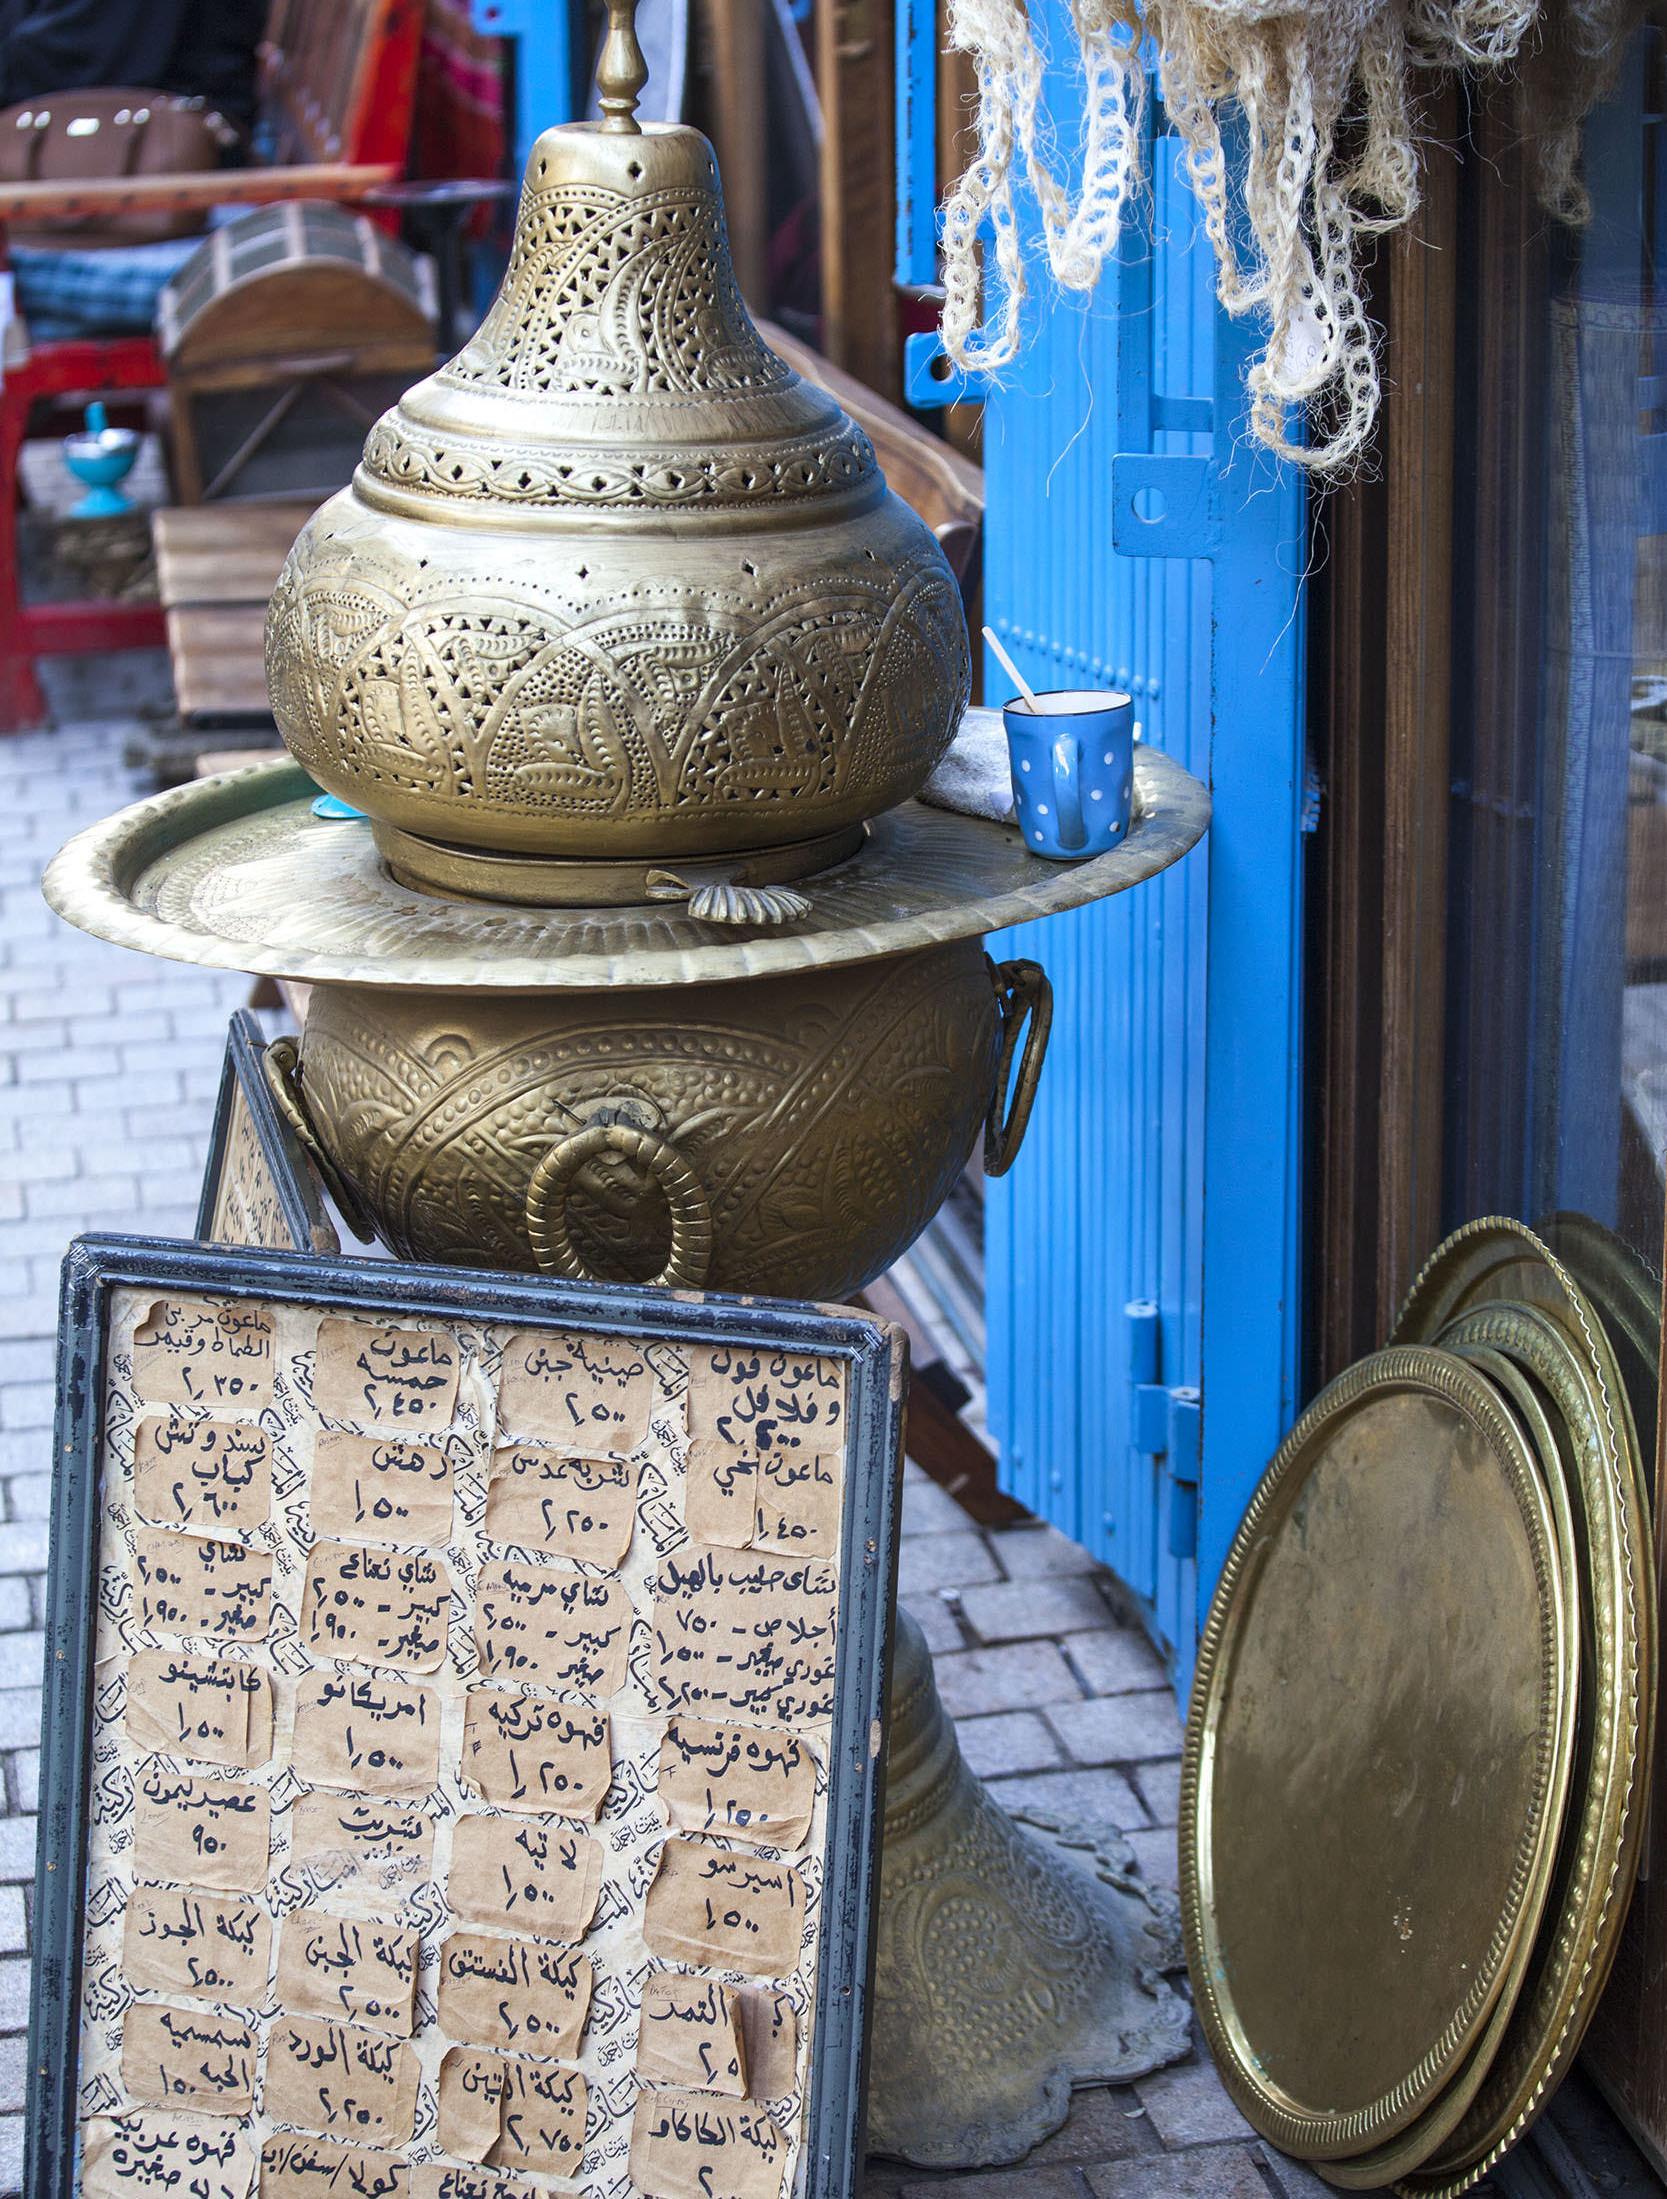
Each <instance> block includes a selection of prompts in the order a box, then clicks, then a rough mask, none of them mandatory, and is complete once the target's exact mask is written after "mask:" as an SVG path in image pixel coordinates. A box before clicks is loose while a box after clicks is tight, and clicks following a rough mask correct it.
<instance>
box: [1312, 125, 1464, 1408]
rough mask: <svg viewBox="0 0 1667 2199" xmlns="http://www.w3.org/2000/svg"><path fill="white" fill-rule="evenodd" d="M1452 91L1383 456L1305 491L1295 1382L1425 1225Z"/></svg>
mask: <svg viewBox="0 0 1667 2199" xmlns="http://www.w3.org/2000/svg"><path fill="white" fill-rule="evenodd" d="M1458 108H1459V102H1458V94H1457V92H1456V91H1455V90H1454V88H1453V87H1452V86H1451V85H1447V86H1444V87H1442V88H1441V89H1440V90H1439V91H1438V92H1437V93H1436V94H1435V96H1434V97H1433V98H1432V100H1431V102H1430V122H1431V135H1432V141H1433V142H1434V144H1435V145H1436V146H1437V148H1438V149H1437V150H1435V151H1433V152H1432V153H1431V155H1430V157H1429V159H1428V162H1427V165H1426V172H1425V181H1424V197H1423V203H1422V205H1421V207H1420V209H1419V212H1418V215H1417V217H1416V219H1415V220H1414V222H1413V223H1412V224H1411V225H1409V226H1408V227H1407V228H1406V229H1404V230H1401V231H1399V232H1397V233H1396V234H1395V235H1394V236H1393V237H1391V238H1390V239H1388V240H1386V242H1385V244H1384V245H1383V247H1382V248H1381V250H1380V251H1379V253H1378V256H1377V261H1376V265H1375V267H1374V268H1373V271H1372V285H1371V297H1370V306H1369V310H1370V311H1371V312H1372V314H1373V316H1374V318H1376V319H1377V320H1379V321H1380V322H1381V323H1382V324H1383V327H1384V330H1385V343H1384V357H1383V378H1384V399H1383V408H1382V417H1381V425H1380V445H1379V447H1380V450H1381V454H1382V457H1381V470H1380V471H1379V472H1378V474H1377V475H1376V476H1375V477H1374V478H1372V479H1370V480H1366V481H1363V482H1361V483H1359V484H1356V485H1353V486H1351V487H1348V488H1345V489H1342V490H1339V491H1336V492H1334V493H1332V494H1331V495H1330V496H1329V497H1323V498H1320V499H1317V500H1316V506H1315V523H1314V540H1315V573H1314V597H1315V601H1314V615H1313V621H1312V625H1311V628H1310V632H1311V635H1312V637H1313V638H1312V648H1313V651H1314V661H1313V666H1312V678H1311V682H1310V690H1309V691H1310V695H1311V697H1312V720H1311V728H1310V731H1311V742H1312V752H1313V760H1314V763H1315V767H1316V770H1317V773H1318V778H1319V785H1320V814H1319V821H1318V825H1317V827H1316V830H1315V834H1314V839H1313V846H1312V851H1311V858H1310V862H1311V868H1310V896H1309V912H1310V916H1309V931H1308V952H1309V960H1308V970H1309V977H1308V988H1307V989H1308V1001H1309V1018H1310V1022H1309V1028H1310V1031H1311V1033H1312V1039H1311V1045H1310V1054H1309V1060H1310V1063H1311V1082H1310V1089H1309V1107H1310V1123H1311V1135H1310V1139H1309V1150H1310V1170H1309V1181H1310V1215H1309V1232H1308V1242H1309V1244H1310V1246H1311V1248H1312V1257H1311V1260H1310V1263H1309V1277H1310V1285H1311V1289H1310V1308H1311V1311H1310V1320H1309V1350H1308V1355H1307V1356H1308V1362H1309V1372H1310V1374H1311V1376H1312V1377H1313V1378H1314V1379H1313V1381H1312V1382H1311V1384H1310V1386H1311V1387H1317V1386H1318V1384H1319V1383H1320V1382H1322V1381H1326V1380H1329V1379H1330V1378H1331V1377H1332V1376H1333V1375H1335V1374H1337V1373H1339V1372H1340V1371H1341V1370H1342V1368H1344V1367H1345V1366H1347V1365H1348V1364H1349V1362H1350V1361H1351V1360H1352V1359H1355V1358H1358V1357H1359V1356H1360V1355H1361V1353H1362V1352H1365V1351H1369V1350H1372V1349H1374V1348H1375V1347H1376V1346H1377V1345H1378V1344H1381V1343H1382V1341H1383V1338H1384V1336H1385V1334H1386V1332H1387V1329H1388V1325H1389V1322H1390V1320H1391V1318H1392V1317H1393V1314H1394V1311H1395V1308H1396V1306H1397V1305H1398V1304H1399V1302H1400V1299H1401V1297H1402V1295H1403V1294H1404V1292H1405V1290H1406V1288H1407V1286H1408V1284H1409V1283H1410V1282H1411V1280H1412V1278H1413V1276H1414V1274H1415V1273H1416V1271H1417V1267H1418V1264H1419V1262H1420V1261H1421V1260H1422V1259H1423V1257H1424V1255H1425V1253H1426V1252H1427V1251H1428V1250H1429V1249H1430V1248H1431V1246H1433V1245H1434V1243H1435V1242H1436V1240H1437V1237H1438V1236H1439V1233H1440V1218H1441V1192H1442V1167H1441V1145H1442V1108H1443V1067H1444V1063H1443V1051H1444V1023H1445V967H1444V966H1445V949H1446V927H1447V844H1448V783H1449V772H1448V749H1449V734H1450V727H1451V694H1452V604H1453V581H1454V571H1453V507H1452V485H1453V474H1454V464H1453V461H1454V456H1455V448H1454V440H1455V403H1454V399H1455V389H1456V373H1455V318H1456V315H1455V308H1456V298H1457V281H1458V262H1459V250H1458V245H1459V170H1458V164H1457V162H1456V160H1455V159H1454V157H1453V156H1452V154H1451V153H1450V152H1449V151H1447V150H1446V148H1447V147H1448V146H1450V145H1451V144H1452V143H1453V141H1454V139H1455V137H1456V136H1457V132H1458V127H1459V112H1458Z"/></svg>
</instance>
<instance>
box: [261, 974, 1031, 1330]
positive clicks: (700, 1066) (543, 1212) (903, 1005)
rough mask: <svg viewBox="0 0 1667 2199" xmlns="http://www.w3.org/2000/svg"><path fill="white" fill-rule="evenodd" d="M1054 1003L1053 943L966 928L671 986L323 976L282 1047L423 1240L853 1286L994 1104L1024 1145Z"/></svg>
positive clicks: (381, 1192) (891, 1252)
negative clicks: (294, 1039) (451, 987)
mask: <svg viewBox="0 0 1667 2199" xmlns="http://www.w3.org/2000/svg"><path fill="white" fill-rule="evenodd" d="M992 979H993V980H994V982H992ZM1047 1017H1048V990H1047V980H1046V978H1045V977H1044V976H1043V975H1042V973H1041V971H1040V970H1039V969H1038V968H1037V966H1036V965H1035V964H1034V963H1008V964H1006V965H1004V966H1003V967H1002V968H1001V969H1000V970H996V969H995V968H994V966H993V965H992V964H991V963H990V962H989V961H988V959H987V957H986V956H985V954H984V952H983V949H982V948H981V947H980V946H979V945H978V943H977V942H976V941H971V940H967V941H960V942H957V943H955V944H952V945H950V946H946V947H935V948H929V949H927V950H925V951H924V952H921V953H916V954H911V955H904V956H901V957H896V958H887V959H885V960H881V961H876V962H865V963H859V964H857V965H856V966H855V967H853V968H849V969H830V970H824V971H820V972H817V973H815V974H814V976H812V977H810V978H808V979H807V978H806V977H805V976H802V975H801V976H794V977H787V978H763V979H759V980H757V981H755V982H753V983H742V984H738V985H735V984H732V985H687V986H679V987H678V988H676V989H675V990H674V991H670V992H667V991H642V990H638V989H635V988H627V987H613V988H610V989H608V990H606V991H601V992H597V993H592V994H576V995H574V994H542V995H538V994H535V995H531V996H514V995H511V996H507V997H504V996H500V997H499V998H496V999H494V998H492V997H491V996H486V997H482V996H481V995H480V994H478V993H458V992H440V993H432V992H423V993H397V992H393V991H391V990H389V989H388V988H386V987H361V986H347V985H323V986H319V987H318V988H317V989H316V990H315V991H314V993H313V995H312V998H311V1001H310V1003H309V1006H308V1010H307V1020H306V1027H305V1030H304V1032H303V1034H302V1039H301V1045H300V1050H299V1056H298V1057H297V1056H296V1054H295V1051H294V1049H293V1047H291V1046H286V1044H285V1042H283V1041H280V1042H279V1043H278V1045H277V1046H276V1047H274V1048H272V1049H270V1050H269V1059H270V1060H271V1062H272V1065H273V1068H274V1070H275V1071H276V1073H277V1075H278V1077H279V1079H280V1085H279V1096H280V1103H281V1104H283V1105H284V1106H285V1108H286V1111H287V1112H288V1113H289V1114H290V1117H291V1120H292V1121H293V1122H294V1123H295V1124H296V1126H297V1127H298V1129H299V1130H300V1131H301V1134H302V1135H303V1137H304V1138H305V1139H306V1140H307V1141H308V1142H309V1144H311V1145H312V1146H313V1147H314V1150H315V1152H316V1154H317V1155H318V1157H319V1159H320V1162H321V1166H323V1167H324V1168H325V1170H326V1171H327V1174H328V1177H329V1179H330V1180H331V1181H332V1183H333V1184H334V1186H335V1187H336V1189H337V1191H338V1194H340V1195H342V1196H344V1198H345V1200H346V1201H347V1202H350V1203H351V1204H353V1205H356V1207H357V1209H358V1217H359V1219H360V1220H361V1221H362V1222H368V1223H369V1224H370V1225H371V1226H372V1227H373V1228H374V1230H375V1233H376V1235H377V1236H379V1237H380V1238H381V1239H382V1240H383V1242H384V1243H385V1244H387V1245H388V1246H389V1247H390V1248H391V1249H392V1250H393V1251H394V1252H396V1253H398V1254H399V1255H400V1256H401V1257H402V1258H406V1259H416V1260H435V1261H443V1262H446V1263H448V1264H451V1265H453V1266H459V1267H491V1268H533V1267H538V1268H542V1269H543V1270H545V1271H546V1272H548V1273H551V1274H557V1275H565V1276H570V1277H575V1278H579V1279H595V1280H603V1281H609V1282H650V1281H658V1282H663V1283H668V1284H676V1285H681V1286H683V1287H685V1288H691V1289H692V1288H696V1287H699V1286H702V1285H706V1286H710V1287H711V1288H713V1289H717V1290H733V1291H748V1292H760V1293H765V1294H771V1295H780V1296H790V1297H806V1298H822V1299H837V1298H842V1297H846V1296H848V1295H849V1294H850V1293H851V1292H852V1291H854V1290H857V1289H859V1288H860V1287H861V1286H862V1285H863V1284H864V1283H865V1282H868V1281H870V1280H871V1279H872V1278H873V1277H874V1276H876V1275H878V1274H879V1273H880V1272H881V1271H882V1270H883V1269H884V1268H887V1267H889V1266H890V1264H891V1263H892V1261H893V1260H894V1259H896V1257H897V1256H898V1254H899V1253H901V1252H902V1251H904V1250H905V1249H906V1247H907V1246H908V1245H910V1244H912V1243H913V1241H914V1239H915V1238H916V1237H917V1236H918V1235H919V1234H920V1232H921V1230H922V1229H924V1228H925V1226H926V1224H927V1222H928V1221H930V1219H931V1217H932V1215H933V1214H934V1213H935V1212H936V1211H937V1209H938V1207H939V1206H940V1205H941V1204H942V1203H943V1200H944V1199H945V1197H946V1196H947V1195H948V1193H949V1190H950V1187H951V1185H952V1184H953V1183H954V1181H955V1178H956V1177H957V1176H958V1175H959V1173H960V1172H961V1170H962V1168H963V1167H964V1166H965V1165H966V1162H967V1158H968V1156H969V1154H970V1153H971V1151H972V1148H973V1146H974V1144H975V1143H976V1141H977V1138H978V1134H979V1131H980V1129H981V1128H983V1127H985V1126H986V1124H987V1125H988V1134H987V1142H986V1149H985V1159H986V1165H987V1166H988V1167H989V1168H990V1169H991V1170H992V1172H999V1171H1000V1170H1001V1169H1003V1168H1005V1167H1006V1166H1008V1165H1009V1164H1010V1163H1011V1160H1012V1158H1013V1156H1014V1154H1015V1152H1016V1151H1017V1148H1018V1141H1019V1139H1020V1137H1022V1135H1023V1130H1024V1122H1025V1119H1026V1117H1027V1116H1028V1114H1029V1110H1030V1101H1031V1096H1032V1094H1033V1093H1034V1090H1035V1084H1036V1077H1037V1075H1038V1073H1039V1071H1040V1068H1041V1057H1042V1052H1043V1048H1044V1046H1045V1044H1046V1033H1047ZM1021 1041H1022V1053H1021ZM1015 1071H1016V1074H1015V1073H1014V1072H1015ZM1010 1074H1012V1075H1013V1097H1012V1101H1011V1104H1010V1105H1004V1102H1005V1098H1006V1086H1007V1083H1008V1079H1009V1076H1010ZM998 1083H999V1087H1000V1091H999V1096H998Z"/></svg>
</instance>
